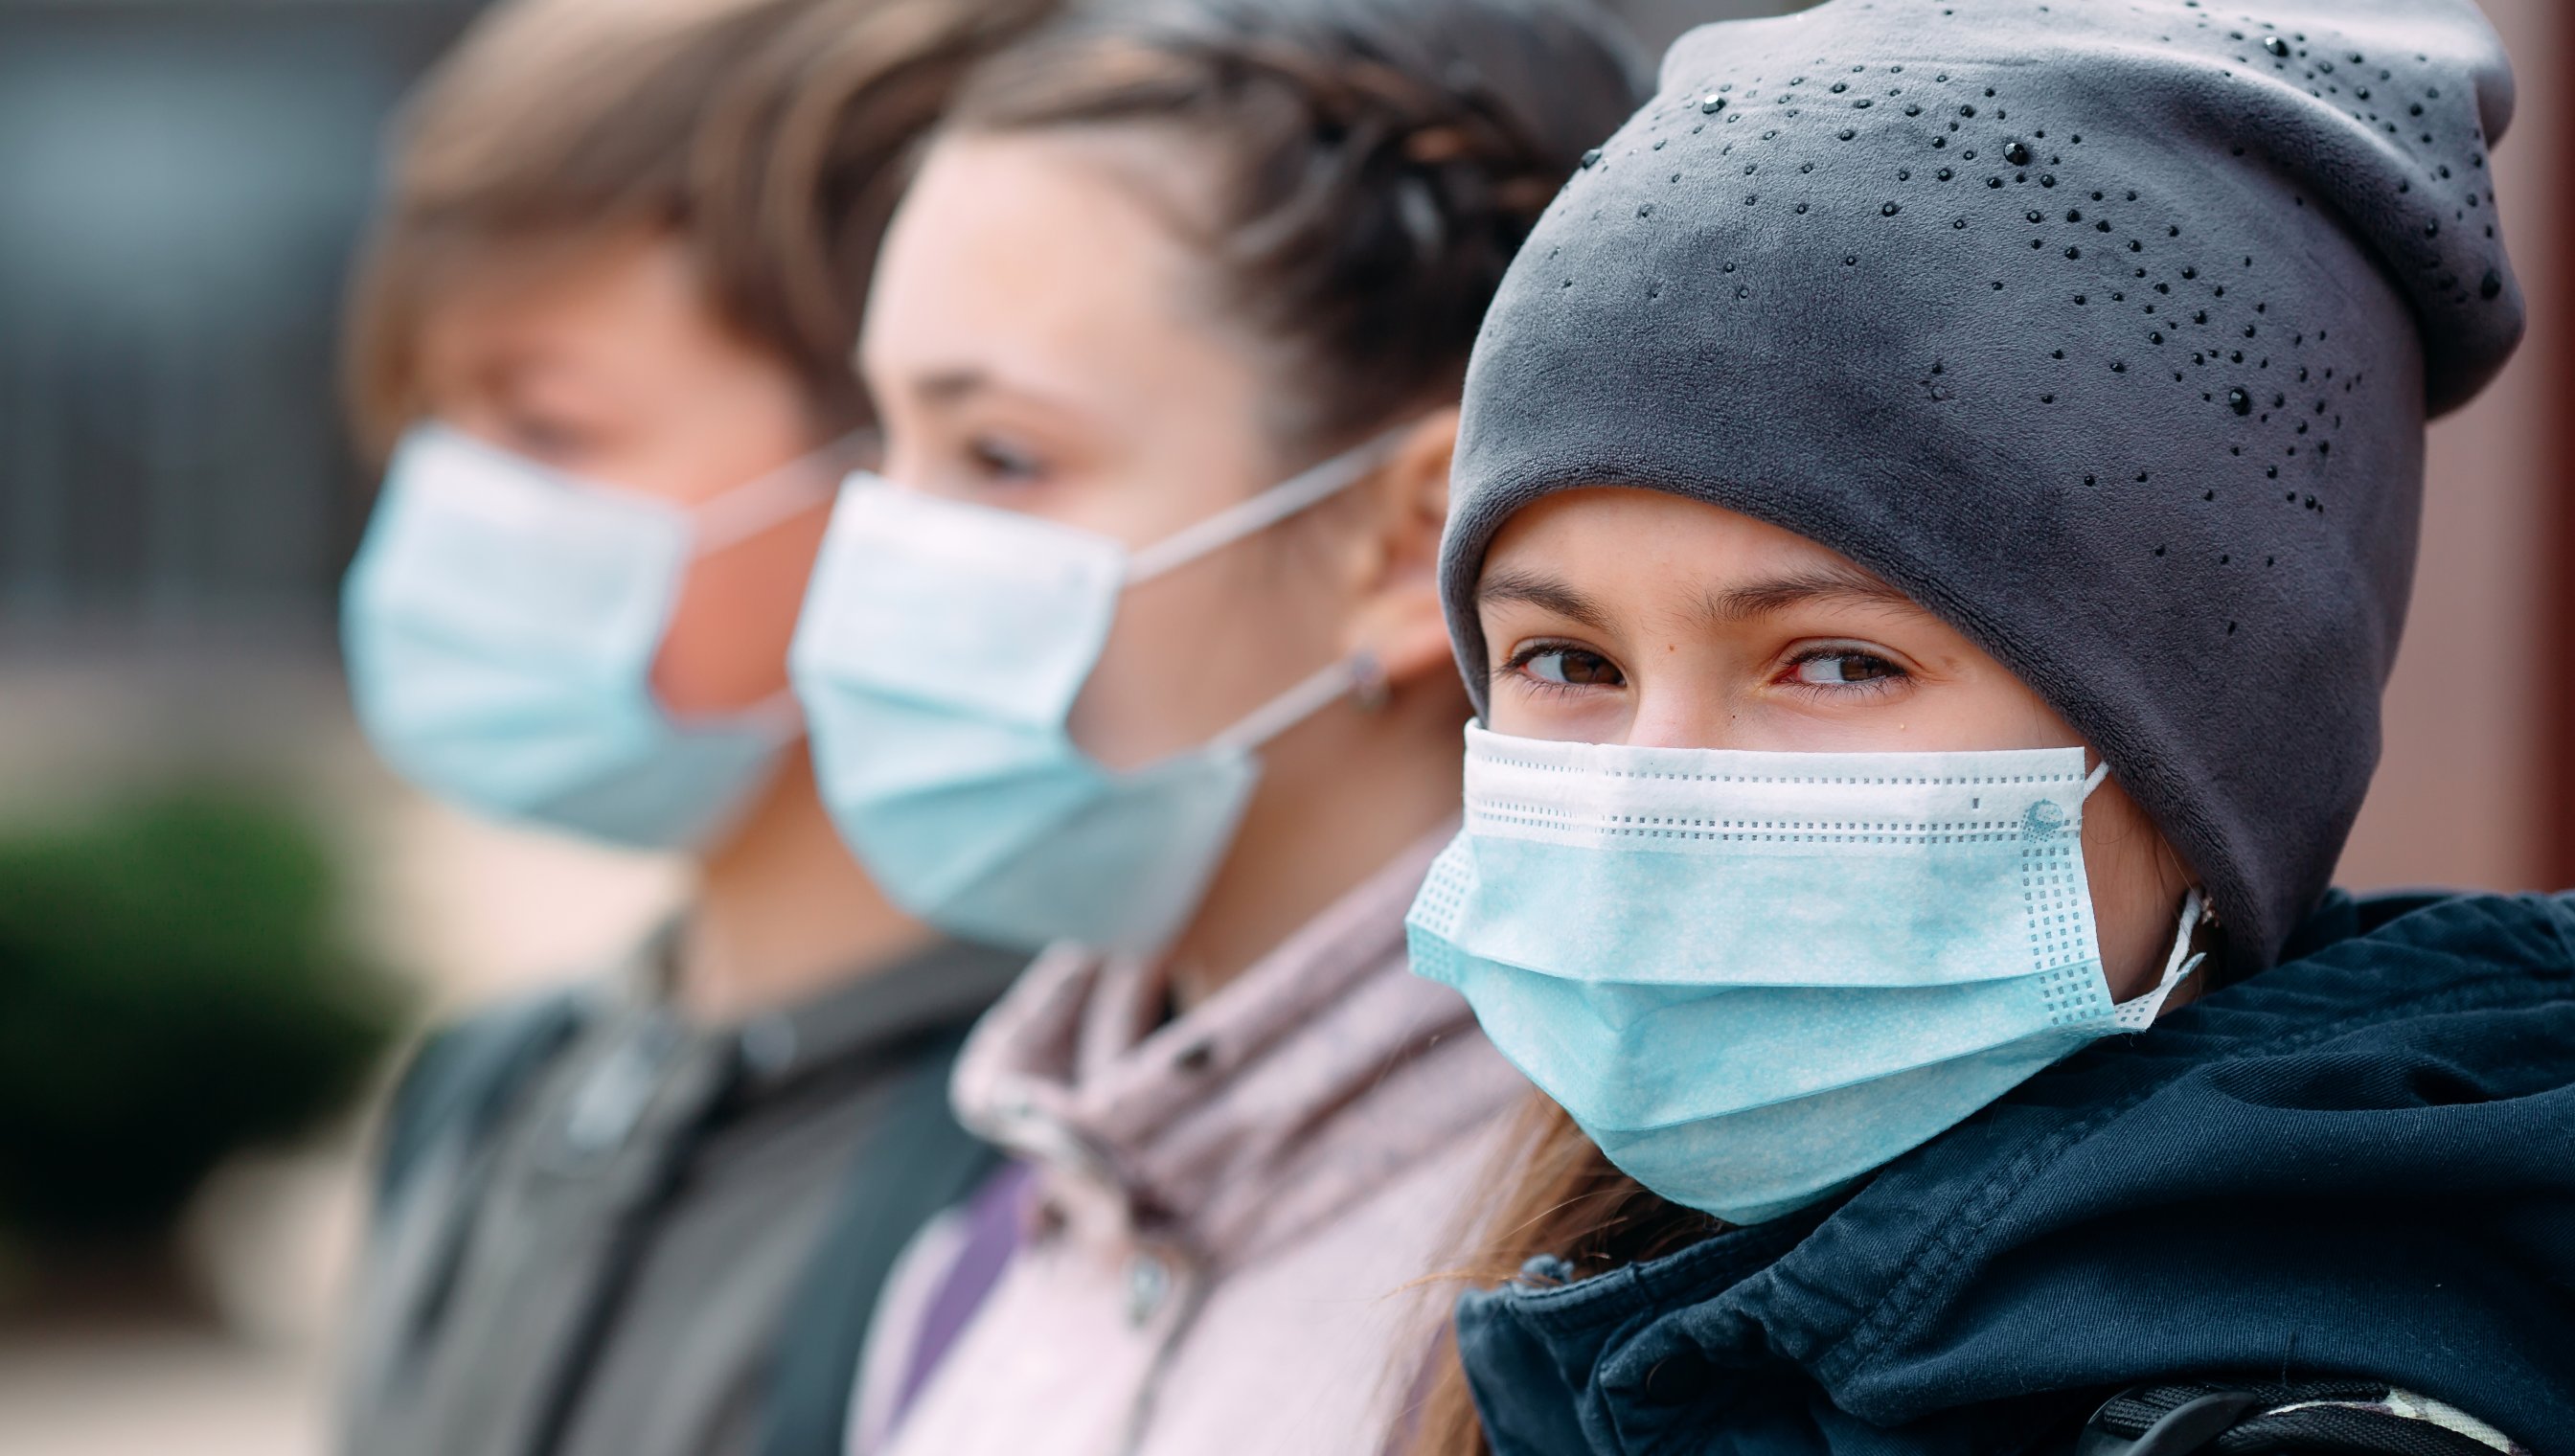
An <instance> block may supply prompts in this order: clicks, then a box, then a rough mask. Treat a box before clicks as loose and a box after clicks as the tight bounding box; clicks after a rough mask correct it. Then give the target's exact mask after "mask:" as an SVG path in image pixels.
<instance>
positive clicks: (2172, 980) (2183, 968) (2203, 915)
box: [2110, 884, 2209, 1031]
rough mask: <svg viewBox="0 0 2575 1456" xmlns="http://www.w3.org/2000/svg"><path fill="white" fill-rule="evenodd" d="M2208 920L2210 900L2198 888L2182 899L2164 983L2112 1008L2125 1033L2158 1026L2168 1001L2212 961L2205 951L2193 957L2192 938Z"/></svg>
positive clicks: (2158, 982)
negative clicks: (2160, 1015)
mask: <svg viewBox="0 0 2575 1456" xmlns="http://www.w3.org/2000/svg"><path fill="white" fill-rule="evenodd" d="M2208 919H2209V912H2208V897H2207V896H2206V895H2205V894H2203V893H2201V892H2200V888H2199V886H2198V885H2195V884H2194V885H2192V886H2191V887H2190V892H2189V893H2187V894H2185V895H2183V896H2182V897H2181V920H2180V923H2179V924H2178V926H2176V927H2175V929H2174V931H2173V944H2172V953H2171V954H2169V955H2166V956H2165V957H2164V974H2163V979H2161V980H2159V981H2157V982H2155V988H2154V989H2153V990H2150V991H2148V992H2146V993H2145V994H2144V995H2142V996H2138V997H2137V998H2135V999H2134V1000H2128V1001H2122V1002H2120V1003H2119V1004H2118V1005H2116V1006H2114V1007H2112V1008H2111V1011H2110V1014H2111V1018H2112V1019H2113V1020H2115V1021H2117V1022H2118V1023H2119V1025H2120V1027H2121V1028H2122V1029H2125V1030H2129V1031H2143V1030H2145V1029H2146V1028H2147V1027H2148V1026H2150V1025H2152V1024H2154V1019H2155V1017H2156V1015H2157V1014H2159V1013H2160V1012H2161V1011H2162V1010H2163V1008H2164V1001H2165V1000H2166V999H2167V998H2169V997H2170V996H2171V995H2172V993H2173V991H2174V990H2175V989H2177V988H2178V987H2179V986H2180V985H2181V983H2182V982H2183V981H2186V980H2188V979H2190V975H2191V972H2192V971H2195V970H2197V969H2199V963H2200V962H2201V961H2203V960H2206V959H2207V958H2208V955H2207V953H2206V952H2205V951H2203V952H2201V953H2199V954H2197V955H2193V954H2192V953H2191V949H2190V937H2191V936H2193V935H2195V934H2198V933H2199V927H2200V926H2201V925H2202V924H2204V923H2206V922H2207V920H2208Z"/></svg>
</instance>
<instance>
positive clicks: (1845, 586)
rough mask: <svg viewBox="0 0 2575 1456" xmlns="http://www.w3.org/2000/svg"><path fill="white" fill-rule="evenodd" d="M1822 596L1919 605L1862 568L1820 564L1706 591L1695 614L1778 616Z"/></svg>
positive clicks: (1910, 607) (1724, 622)
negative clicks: (1776, 576) (1791, 573)
mask: <svg viewBox="0 0 2575 1456" xmlns="http://www.w3.org/2000/svg"><path fill="white" fill-rule="evenodd" d="M1826 602H1838V603H1843V604H1846V605H1849V606H1853V607H1876V608H1894V609H1897V610H1900V611H1903V612H1908V613H1919V612H1920V611H1921V610H1922V609H1921V608H1920V607H1919V606H1917V605H1916V604H1915V603H1914V601H1913V599H1912V598H1910V597H1907V596H1905V595H1904V594H1903V593H1901V592H1898V591H1897V590H1895V589H1894V588H1893V587H1890V586H1888V585H1886V584H1885V583H1884V582H1881V581H1879V580H1878V579H1877V578H1875V577H1872V576H1870V575H1868V574H1867V573H1866V572H1862V571H1857V570H1853V569H1847V568H1837V567H1818V568H1816V569H1814V570H1812V571H1805V572H1798V573H1796V574H1794V575H1792V576H1786V577H1778V578H1774V579H1772V580H1770V581H1767V582H1753V583H1749V584H1747V585H1744V586H1741V587H1729V588H1726V589H1725V590H1724V591H1721V592H1710V593H1708V594H1707V595H1706V596H1705V597H1704V598H1702V599H1701V600H1700V603H1699V616H1700V618H1701V620H1703V621H1705V622H1708V623H1710V624H1713V625H1717V626H1731V625H1733V624H1737V623H1743V622H1749V621H1751V620H1753V619H1755V618H1761V617H1772V616H1776V615H1777V614H1779V613H1782V612H1786V611H1788V610H1789V609H1791V608H1795V607H1807V606H1812V605H1815V604H1817V603H1826Z"/></svg>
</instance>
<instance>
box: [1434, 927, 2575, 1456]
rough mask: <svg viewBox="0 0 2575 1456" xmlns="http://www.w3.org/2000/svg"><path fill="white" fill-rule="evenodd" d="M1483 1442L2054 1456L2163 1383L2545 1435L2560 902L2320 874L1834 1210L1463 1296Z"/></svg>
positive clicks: (2561, 1147) (2571, 1206)
mask: <svg viewBox="0 0 2575 1456" xmlns="http://www.w3.org/2000/svg"><path fill="white" fill-rule="evenodd" d="M1457 1333H1458V1346H1459V1350H1460V1353H1461V1354H1462V1355H1463V1357H1464V1359H1465V1361H1466V1367H1467V1371H1468V1375H1469V1377H1470V1379H1471V1381H1472V1383H1473V1387H1474V1391H1475V1397H1476V1404H1477V1406H1478V1407H1479V1408H1480V1409H1481V1410H1482V1412H1483V1414H1484V1418H1485V1422H1486V1426H1487V1429H1488V1431H1489V1432H1490V1434H1491V1436H1492V1441H1493V1448H1494V1450H1495V1452H1496V1453H1497V1456H1585V1453H1598V1456H1611V1453H1615V1456H1660V1453H1680V1452H1688V1453H1691V1456H2011V1453H2020V1452H2032V1453H2047V1456H2058V1453H2062V1452H2065V1451H2066V1450H2068V1449H2069V1448H2070V1444H2071V1441H2072V1438H2073V1434H2074V1432H2075V1430H2076V1429H2077V1428H2078V1427H2079V1426H2080V1425H2081V1424H2082V1421H2083V1418H2084V1416H2085V1415H2086V1414H2087V1413H2088V1412H2089V1410H2090V1409H2091V1407H2092V1406H2093V1405H2095V1404H2097V1403H2098V1402H2099V1401H2100V1400H2101V1399H2102V1398H2103V1397H2105V1396H2106V1395H2108V1394H2110V1393H2112V1392H2113V1391H2115V1390H2117V1389H2118V1388H2120V1387H2123V1386H2126V1385H2129V1384H2133V1383H2138V1382H2143V1381H2147V1380H2153V1379H2158V1378H2163V1377H2174V1376H2191V1375H2222V1374H2252V1375H2258V1376H2263V1377H2267V1378H2278V1377H2279V1376H2280V1375H2281V1373H2282V1371H2283V1370H2284V1369H2286V1370H2287V1371H2288V1372H2289V1373H2290V1374H2292V1375H2294V1376H2300V1377H2314V1376H2325V1375H2347V1376H2360V1377H2369V1378H2375V1379H2381V1380H2385V1381H2388V1382H2390V1383H2392V1384H2394V1385H2397V1386H2400V1387H2402V1388H2405V1389H2409V1390H2413V1391H2417V1392H2420V1393H2422V1394H2425V1395H2430V1396H2433V1397H2435V1398H2437V1399H2440V1400H2444V1401H2447V1402H2448V1403H2450V1404H2452V1405H2454V1406H2457V1407H2459V1408H2460V1409H2462V1410H2465V1411H2467V1412H2469V1413H2470V1414H2473V1415H2475V1416H2478V1417H2480V1418H2481V1419H2483V1420H2485V1421H2487V1422H2489V1423H2490V1424H2492V1425H2494V1426H2496V1427H2498V1428H2499V1429H2501V1430H2503V1431H2504V1432H2505V1433H2506V1434H2507V1435H2510V1436H2511V1437H2513V1438H2514V1440H2516V1441H2517V1442H2519V1443H2520V1444H2521V1445H2522V1446H2524V1447H2526V1448H2527V1449H2529V1450H2530V1451H2532V1452H2533V1453H2536V1456H2568V1453H2575V902H2570V900H2569V899H2568V898H2565V897H2544V896H2526V897H2518V898H2507V897H2501V896H2459V897H2429V896H2418V897H2385V898H2379V899H2372V900H2365V901H2354V900H2352V899H2350V898H2348V897H2345V896H2341V895H2336V896H2335V897H2334V898H2333V899H2331V900H2330V901H2328V903H2327V904H2326V905H2325V906H2324V908H2323V909H2321V910H2320V911H2319V912H2318V913H2317V914H2316V916H2315V917H2314V918H2313V919H2311V920H2310V921H2308V922H2307V924H2306V925H2304V926H2303V927H2301V929H2300V930H2299V932H2298V935H2297V937H2296V938H2295V939H2294V940H2293V941H2292V942H2291V945H2290V948H2289V950H2288V952H2287V954H2286V956H2285V957H2284V959H2283V961H2282V963H2281V964H2279V965H2276V966H2274V967H2273V968H2272V969H2270V970H2267V971H2264V972H2263V973H2262V974H2260V975H2258V976H2255V977H2253V978H2252V979H2250V980H2247V981H2245V982H2243V983H2241V984H2239V985H2236V986H2232V987H2229V988H2227V989H2225V990H2222V991H2219V992H2216V993H2215V994H2213V995H2210V996H2208V997H2206V998H2204V999H2203V1000H2201V1001H2200V1002H2199V1003H2197V1004H2195V1005H2192V1006H2189V1007H2187V1008H2185V1009H2183V1010H2181V1011H2179V1012H2177V1013H2175V1014H2173V1015H2172V1016H2169V1017H2166V1018H2165V1019H2164V1020H2162V1021H2160V1022H2158V1023H2157V1024H2156V1026H2155V1027H2154V1029H2152V1030H2151V1031H2148V1032H2145V1033H2143V1034H2140V1035H2136V1036H2129V1037H2120V1038H2114V1039H2110V1040H2105V1041H2102V1042H2098V1043H2095V1044H2094V1045H2093V1046H2091V1047H2090V1048H2087V1049H2086V1050H2084V1051H2082V1052H2080V1053H2078V1054H2076V1055H2075V1056H2072V1057H2070V1058H2068V1059H2066V1060H2065V1061H2063V1062H2060V1063H2058V1064H2057V1065H2056V1066H2054V1067H2051V1068H2050V1069H2048V1070H2047V1071H2045V1072H2043V1073H2041V1074H2040V1075H2038V1076H2036V1077H2034V1078H2032V1079H2031V1080H2029V1081H2028V1082H2026V1083H2024V1084H2023V1085H2022V1086H2021V1087H2020V1088H2019V1089H2017V1090H2016V1091H2014V1092H2013V1093H2012V1094H2011V1095H2009V1096H2007V1097H2005V1098H2004V1099H2003V1100H2001V1101H2000V1102H1997V1103H1996V1104H1994V1105H1993V1106H1992V1107H1989V1108H1987V1109H1986V1110H1985V1111H1983V1112H1981V1113H1979V1114H1977V1115H1976V1116H1975V1117H1973V1118H1971V1119H1969V1120H1968V1121H1966V1122H1965V1123H1962V1124H1960V1125H1959V1126H1958V1127H1956V1128H1954V1129H1952V1130H1951V1131H1949V1132H1947V1133H1945V1134H1943V1135H1941V1136H1940V1137H1938V1138H1936V1139H1934V1140H1933V1141H1931V1142H1930V1143H1928V1144H1926V1145H1925V1146H1923V1147H1921V1148H1919V1149H1917V1150H1915V1151H1914V1152H1912V1153H1910V1154H1907V1155H1906V1156H1905V1157H1903V1158H1901V1159H1899V1160H1897V1161H1896V1162H1894V1163H1892V1164H1890V1165H1889V1166H1888V1167H1887V1168H1886V1169H1885V1170H1883V1171H1882V1172H1881V1173H1879V1174H1878V1176H1877V1177H1876V1178H1875V1179H1874V1180H1873V1181H1872V1182H1870V1183H1869V1184H1868V1185H1867V1186H1866V1187H1864V1188H1862V1189H1861V1190H1860V1191H1859V1192H1858V1193H1856V1194H1855V1195H1853V1196H1851V1197H1850V1198H1849V1199H1847V1200H1846V1201H1844V1202H1843V1203H1841V1204H1840V1205H1839V1206H1837V1207H1833V1208H1829V1209H1825V1210H1817V1211H1812V1212H1808V1213H1805V1214H1801V1215H1797V1216H1793V1217H1790V1218H1787V1219H1782V1220H1778V1221H1776V1222H1773V1223H1768V1224H1762V1225H1757V1226H1755V1227H1752V1228H1746V1229H1736V1230H1731V1231H1728V1232H1726V1233H1723V1234H1720V1235H1718V1236H1716V1237H1714V1238H1711V1239H1709V1240H1707V1241H1706V1242H1703V1243H1701V1244H1698V1245H1696V1246H1694V1247H1691V1248H1689V1249H1687V1250H1685V1251H1683V1252H1681V1253H1679V1254H1675V1255H1672V1256H1670V1257H1667V1258H1663V1259H1659V1260H1655V1261H1652V1262H1648V1263H1644V1264H1638V1265H1632V1266H1629V1267H1627V1268H1623V1269H1618V1270H1615V1271H1612V1272H1610V1273H1607V1274H1603V1275H1600V1276H1598V1277H1596V1278H1591V1279H1585V1280H1581V1281H1579V1282H1576V1283H1573V1284H1569V1285H1564V1286H1562V1287H1531V1286H1529V1285H1526V1284H1515V1285H1511V1286H1507V1287H1505V1288H1502V1289H1498V1290H1492V1291H1489V1292H1483V1293H1477V1294H1470V1295H1468V1296H1467V1297H1466V1298H1465V1299H1464V1300H1463V1301H1461V1303H1460V1305H1459V1307H1458V1316H1457Z"/></svg>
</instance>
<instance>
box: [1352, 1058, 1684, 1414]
mask: <svg viewBox="0 0 2575 1456" xmlns="http://www.w3.org/2000/svg"><path fill="white" fill-rule="evenodd" d="M1488 1181H1489V1183H1490V1185H1491V1186H1493V1187H1496V1188H1499V1189H1502V1190H1503V1198H1502V1202H1501V1204H1500V1206H1498V1207H1497V1208H1495V1209H1494V1210H1493V1212H1492V1214H1491V1215H1490V1216H1489V1217H1487V1218H1485V1219H1483V1220H1482V1221H1481V1222H1480V1224H1479V1225H1478V1227H1477V1228H1475V1229H1474V1230H1471V1231H1469V1232H1468V1233H1467V1235H1466V1241H1467V1248H1468V1252H1467V1253H1466V1255H1465V1257H1463V1258H1462V1259H1460V1260H1459V1261H1458V1262H1457V1263H1456V1264H1455V1266H1454V1267H1452V1268H1451V1269H1450V1270H1449V1271H1448V1272H1447V1273H1445V1274H1443V1275H1440V1276H1438V1278H1439V1280H1441V1281H1444V1282H1454V1283H1457V1284H1461V1285H1464V1286H1466V1287H1469V1288H1477V1289H1482V1288H1490V1287H1492V1286H1494V1285H1498V1284H1502V1283H1506V1282H1508V1281H1510V1280H1512V1279H1517V1278H1522V1277H1534V1275H1529V1274H1524V1272H1523V1271H1524V1269H1525V1266H1527V1265H1528V1264H1529V1262H1530V1261H1531V1260H1535V1259H1540V1258H1554V1259H1560V1260H1562V1261H1563V1263H1564V1265H1565V1266H1566V1268H1567V1270H1569V1273H1568V1274H1567V1277H1569V1278H1572V1279H1580V1278H1585V1277H1588V1276H1590V1275H1593V1274H1598V1273H1602V1272H1604V1271H1606V1270H1609V1269H1613V1268H1616V1267H1618V1266H1619V1265H1622V1264H1630V1263H1639V1262H1642V1261H1644V1260H1647V1259H1655V1258H1660V1257H1662V1256H1663V1255H1665V1254H1669V1253H1672V1252H1675V1251H1677V1250H1679V1249H1683V1248H1687V1247H1688V1246H1690V1245H1691V1244H1694V1243H1697V1242H1698V1241H1699V1240H1701V1239H1704V1238H1706V1237H1708V1236H1709V1235H1710V1234H1713V1233H1716V1232H1718V1231H1719V1230H1720V1229H1722V1228H1723V1227H1724V1225H1723V1224H1722V1223H1720V1222H1718V1221H1717V1220H1716V1219H1714V1218H1711V1217H1709V1216H1708V1215H1706V1214H1704V1213H1700V1212H1698V1211H1697V1210H1695V1209H1690V1208H1683V1207H1680V1206H1679V1205H1677V1204H1674V1203H1669V1202H1666V1201H1664V1200H1663V1199H1661V1198H1659V1197H1657V1196H1655V1195H1654V1194H1653V1193H1652V1192H1651V1191H1649V1190H1648V1189H1646V1188H1645V1186H1644V1185H1643V1184H1641V1183H1638V1182H1637V1181H1636V1180H1635V1179H1633V1178H1630V1177H1628V1176H1627V1175H1626V1174H1625V1173H1622V1172H1620V1171H1618V1168H1617V1166H1616V1165H1615V1164H1613V1163H1611V1162H1610V1161H1609V1159H1608V1157H1607V1156H1606V1155H1605V1154H1603V1153H1602V1152H1601V1151H1600V1148H1599V1146H1598V1145H1597V1144H1595V1143H1593V1142H1592V1140H1591V1139H1590V1137H1588V1136H1587V1135H1585V1134H1584V1132H1583V1131H1582V1129H1581V1128H1579V1127H1577V1126H1575V1125H1574V1122H1573V1119H1572V1118H1571V1117H1569V1116H1567V1115H1565V1111H1564V1109H1563V1108H1562V1107H1559V1106H1557V1105H1556V1104H1555V1103H1554V1102H1553V1101H1552V1100H1550V1099H1548V1098H1547V1097H1546V1096H1544V1095H1543V1094H1540V1093H1536V1092H1532V1093H1530V1094H1529V1097H1528V1099H1527V1100H1526V1101H1525V1102H1523V1103H1521V1105H1520V1108H1519V1110H1518V1112H1517V1113H1515V1114H1514V1115H1513V1118H1512V1126H1511V1128H1510V1130H1509V1131H1508V1132H1507V1133H1506V1134H1505V1136H1504V1138H1503V1142H1502V1152H1501V1154H1500V1155H1499V1157H1497V1158H1496V1160H1495V1166H1494V1168H1493V1176H1492V1177H1491V1178H1490V1179H1489V1180H1488ZM1433 1358H1434V1359H1435V1360H1436V1362H1437V1366H1436V1368H1435V1369H1434V1370H1433V1371H1432V1372H1431V1375H1430V1377H1429V1379H1428V1380H1427V1381H1426V1382H1425V1389H1424V1393H1423V1396H1422V1399H1421V1402H1420V1404H1419V1406H1418V1407H1417V1408H1416V1409H1415V1410H1414V1411H1413V1412H1412V1413H1411V1418H1410V1420H1409V1421H1408V1422H1407V1424H1408V1426H1409V1428H1410V1435H1409V1437H1408V1439H1399V1440H1398V1442H1397V1445H1396V1448H1395V1449H1396V1450H1397V1451H1398V1452H1399V1453H1401V1456H1486V1453H1487V1452H1489V1450H1490V1449H1491V1448H1490V1447H1489V1446H1487V1445H1486V1443H1485V1440H1484V1427H1483V1422H1482V1421H1481V1419H1479V1418H1478V1417H1477V1416H1476V1414H1475V1402H1474V1397H1473V1394H1472V1392H1470V1391H1469V1390H1468V1389H1467V1387H1466V1371H1465V1367H1464V1366H1463V1365H1462V1364H1460V1363H1459V1361H1458V1358H1457V1346H1456V1343H1455V1341H1453V1340H1442V1341H1441V1342H1440V1346H1439V1349H1438V1351H1437V1353H1436V1354H1435V1355H1434V1357H1433Z"/></svg>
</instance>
